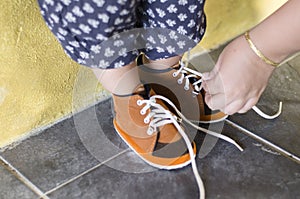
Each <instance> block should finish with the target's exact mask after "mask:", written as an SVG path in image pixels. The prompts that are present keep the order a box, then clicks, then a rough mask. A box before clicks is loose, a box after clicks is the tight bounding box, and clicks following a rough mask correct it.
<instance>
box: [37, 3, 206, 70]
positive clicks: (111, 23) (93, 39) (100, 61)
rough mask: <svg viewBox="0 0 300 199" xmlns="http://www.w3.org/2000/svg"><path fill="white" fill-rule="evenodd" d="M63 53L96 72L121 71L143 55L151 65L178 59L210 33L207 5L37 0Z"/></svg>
mask: <svg viewBox="0 0 300 199" xmlns="http://www.w3.org/2000/svg"><path fill="white" fill-rule="evenodd" d="M38 2H39V5H40V8H41V13H42V15H43V17H44V19H45V21H46V23H47V25H48V27H49V28H50V30H51V31H52V32H53V33H54V35H55V36H56V38H57V39H58V41H59V42H60V43H61V45H62V47H63V48H64V50H65V52H66V53H67V54H68V55H69V56H70V57H71V58H72V59H73V60H75V61H76V62H78V63H80V64H82V65H85V66H89V67H93V68H102V69H108V68H118V67H122V66H125V65H127V64H129V63H130V62H132V61H133V60H134V59H135V58H136V56H137V55H138V54H139V53H140V52H141V51H142V52H144V53H145V54H146V55H147V56H148V57H149V58H150V59H152V60H156V59H163V58H169V57H172V56H176V55H180V54H182V53H183V52H185V51H187V50H189V49H190V48H192V47H193V46H195V44H197V43H198V42H199V41H200V40H201V38H202V37H203V35H204V32H205V27H206V19H205V14H204V12H203V7H204V0H176V1H175V0H169V1H168V0H38Z"/></svg>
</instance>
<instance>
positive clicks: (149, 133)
mask: <svg viewBox="0 0 300 199" xmlns="http://www.w3.org/2000/svg"><path fill="white" fill-rule="evenodd" d="M147 134H148V135H152V134H153V128H151V127H150V128H148V130H147Z"/></svg>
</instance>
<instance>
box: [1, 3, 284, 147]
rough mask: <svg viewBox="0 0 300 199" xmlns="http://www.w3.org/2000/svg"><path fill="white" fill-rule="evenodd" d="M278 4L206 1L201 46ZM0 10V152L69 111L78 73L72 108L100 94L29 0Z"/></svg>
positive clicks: (234, 32) (211, 43)
mask: <svg viewBox="0 0 300 199" xmlns="http://www.w3.org/2000/svg"><path fill="white" fill-rule="evenodd" d="M283 2H285V0H251V1H247V0H207V4H206V7H205V9H206V13H207V16H208V29H207V33H206V35H205V38H204V40H203V42H202V43H201V45H202V46H204V47H206V48H209V49H211V48H214V47H217V46H218V45H220V44H222V43H224V42H226V41H228V40H229V39H231V38H233V37H235V36H236V35H238V34H240V33H242V32H243V31H245V30H246V29H248V28H250V27H252V26H253V25H255V24H257V23H258V22H259V21H260V20H262V19H263V18H264V17H265V16H267V15H268V14H269V13H271V12H272V11H274V9H276V8H277V7H278V6H279V5H281V4H282V3H283ZM0 9H1V10H0V148H1V147H2V148H3V147H5V146H7V145H8V144H11V143H13V142H15V141H17V140H21V139H23V138H25V137H26V136H28V135H29V134H30V133H32V132H36V131H37V130H39V129H40V128H43V127H45V126H47V125H51V124H53V123H54V122H56V121H58V120H59V119H61V118H63V117H66V116H67V115H69V114H70V113H71V111H72V96H73V88H74V82H75V80H76V77H77V73H78V71H80V72H81V74H84V78H81V85H80V87H78V89H79V91H77V92H76V93H77V94H78V93H80V94H79V95H78V96H76V97H78V98H80V100H79V101H80V102H81V104H80V105H79V106H78V107H77V108H78V109H82V108H83V107H86V106H87V105H90V104H92V103H94V101H95V99H96V100H97V99H99V98H101V96H103V95H105V92H104V93H103V92H102V89H101V86H100V85H97V87H96V89H95V78H94V76H93V74H92V73H91V72H90V71H89V70H88V69H84V68H82V67H80V66H79V65H78V64H76V63H74V62H73V61H71V59H69V58H68V57H67V56H66V55H65V54H64V52H63V50H62V48H61V47H60V46H59V44H58V42H57V41H56V40H55V38H54V36H53V35H52V34H51V33H50V31H49V30H48V29H47V27H46V25H45V24H44V22H43V20H42V17H41V16H40V14H39V10H38V6H37V3H36V1H35V0H22V1H20V0H1V8H0ZM196 49H197V48H196ZM82 79H83V80H82ZM82 81H84V83H82ZM95 93H97V98H95V97H94V94H95ZM102 93H103V95H102ZM75 111H77V110H75Z"/></svg>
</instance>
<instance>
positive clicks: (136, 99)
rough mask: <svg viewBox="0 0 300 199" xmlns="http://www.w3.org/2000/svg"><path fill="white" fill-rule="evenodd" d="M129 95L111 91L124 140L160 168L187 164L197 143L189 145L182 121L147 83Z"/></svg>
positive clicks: (118, 127) (173, 167)
mask: <svg viewBox="0 0 300 199" xmlns="http://www.w3.org/2000/svg"><path fill="white" fill-rule="evenodd" d="M137 90H141V91H138V92H136V93H134V94H132V95H129V96H116V95H113V101H114V110H115V118H114V127H115V129H116V131H117V132H118V134H119V135H120V137H121V138H122V139H123V140H124V141H125V143H126V144H127V145H128V146H129V147H130V148H131V149H132V150H133V151H134V152H135V153H136V154H137V155H138V156H139V157H141V158H142V159H143V160H144V161H145V162H146V163H148V164H150V165H151V166H154V167H157V168H159V169H176V168H181V167H184V166H186V165H188V164H189V163H190V162H191V159H192V158H194V157H195V154H196V145H195V143H194V142H191V141H189V143H188V144H189V145H190V146H189V149H192V151H193V152H192V154H193V156H194V157H191V156H190V154H191V152H190V151H189V150H187V149H188V147H187V143H186V139H183V137H182V136H181V133H184V129H183V127H182V125H180V124H179V122H178V118H177V117H176V116H175V115H174V114H172V113H171V112H170V111H169V110H168V108H167V106H166V105H165V104H164V103H163V101H162V100H161V99H159V97H158V96H157V95H156V94H155V93H154V91H153V90H152V89H150V88H149V87H148V86H145V89H144V88H143V87H140V88H139V89H137Z"/></svg>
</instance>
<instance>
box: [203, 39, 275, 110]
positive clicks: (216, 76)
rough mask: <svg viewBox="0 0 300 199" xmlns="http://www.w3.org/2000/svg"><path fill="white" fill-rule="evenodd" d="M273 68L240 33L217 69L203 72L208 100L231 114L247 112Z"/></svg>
mask: <svg viewBox="0 0 300 199" xmlns="http://www.w3.org/2000/svg"><path fill="white" fill-rule="evenodd" d="M274 69H275V67H273V66H271V65H268V64H266V63H265V62H264V61H262V60H261V59H260V58H259V57H258V56H257V55H256V54H255V53H254V52H253V51H252V50H251V48H250V47H249V45H248V43H247V41H246V40H245V38H244V36H240V37H238V38H237V39H235V40H233V41H232V42H231V43H230V44H229V45H227V46H226V48H225V49H224V50H223V52H222V53H221V55H220V56H219V59H218V61H217V63H216V65H215V67H214V69H213V70H212V71H211V72H209V73H204V74H203V77H202V78H203V80H204V82H203V88H204V90H205V91H206V96H205V101H206V103H207V105H208V106H209V107H210V108H211V109H212V110H216V109H219V110H221V111H222V112H224V113H226V114H228V115H232V114H234V113H236V112H238V113H245V112H247V111H248V110H249V109H251V108H252V107H253V106H254V105H255V104H256V103H257V101H258V100H259V98H260V96H261V94H262V93H263V91H264V90H265V88H266V86H267V83H268V80H269V78H270V76H271V74H272V72H273V70H274Z"/></svg>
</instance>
